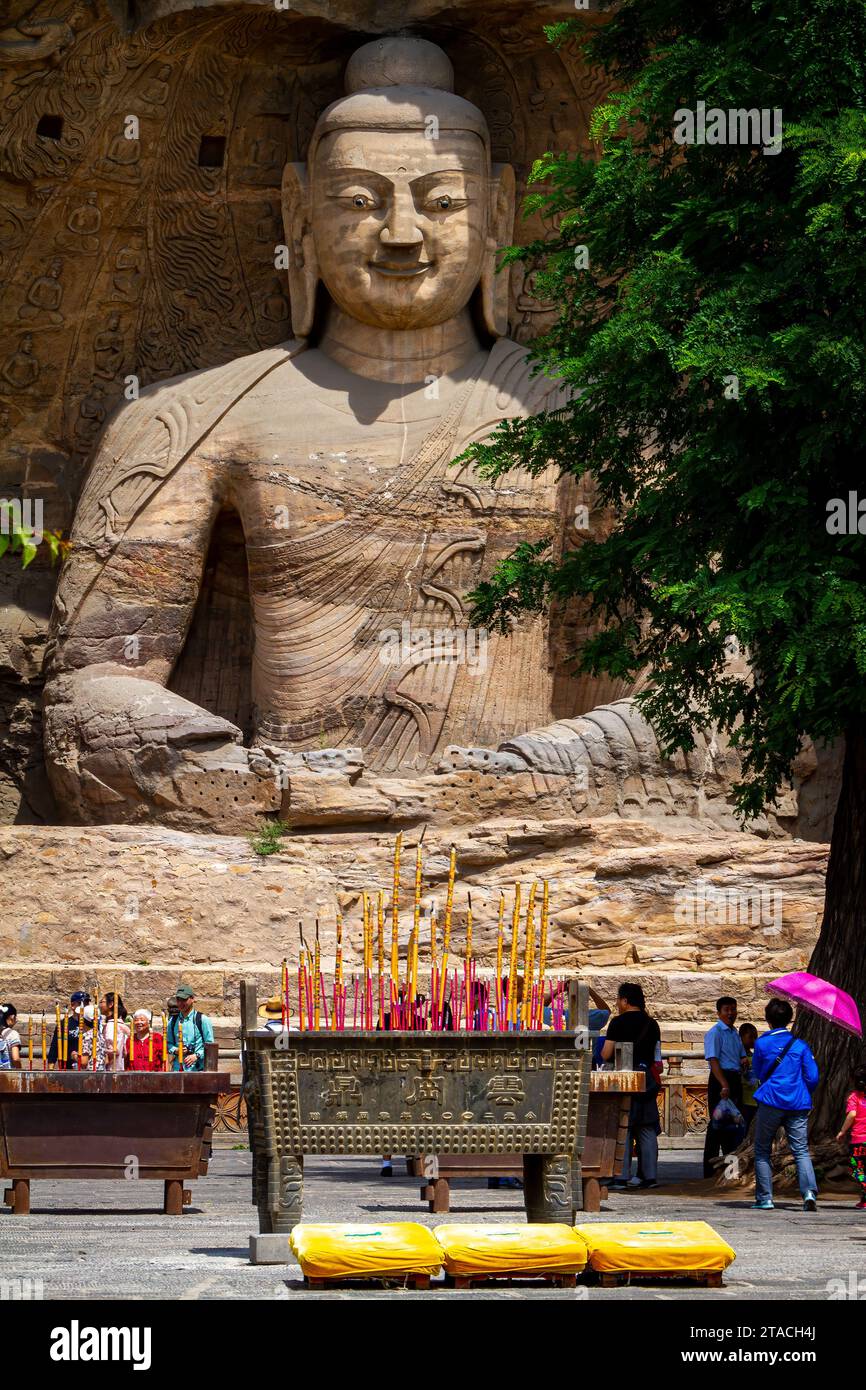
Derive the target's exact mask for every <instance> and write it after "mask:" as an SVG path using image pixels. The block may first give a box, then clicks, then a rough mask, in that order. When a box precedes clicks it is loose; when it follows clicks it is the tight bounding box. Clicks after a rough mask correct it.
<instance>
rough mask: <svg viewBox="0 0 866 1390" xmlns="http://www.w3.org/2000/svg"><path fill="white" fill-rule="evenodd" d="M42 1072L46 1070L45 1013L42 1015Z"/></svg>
mask: <svg viewBox="0 0 866 1390" xmlns="http://www.w3.org/2000/svg"><path fill="white" fill-rule="evenodd" d="M42 1070H43V1071H47V1070H48V1043H47V1039H46V1037H45V1013H44V1011H43V1014H42Z"/></svg>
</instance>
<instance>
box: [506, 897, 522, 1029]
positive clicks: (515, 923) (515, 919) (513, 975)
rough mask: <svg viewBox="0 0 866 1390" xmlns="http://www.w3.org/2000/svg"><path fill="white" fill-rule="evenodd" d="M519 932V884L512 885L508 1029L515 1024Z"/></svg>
mask: <svg viewBox="0 0 866 1390" xmlns="http://www.w3.org/2000/svg"><path fill="white" fill-rule="evenodd" d="M519 930H520V884H519V883H515V885H514V912H513V913H512V915H511V961H510V963H509V969H508V1010H507V1023H508V1026H509V1027H514V1026H516V1024H517V944H518V942H517V934H518V931H519Z"/></svg>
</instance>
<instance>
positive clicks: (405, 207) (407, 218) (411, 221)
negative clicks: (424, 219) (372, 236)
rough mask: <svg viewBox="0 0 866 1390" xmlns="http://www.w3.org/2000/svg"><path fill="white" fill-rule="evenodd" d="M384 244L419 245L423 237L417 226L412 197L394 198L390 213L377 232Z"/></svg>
mask: <svg viewBox="0 0 866 1390" xmlns="http://www.w3.org/2000/svg"><path fill="white" fill-rule="evenodd" d="M379 240H380V241H382V242H384V243H385V245H386V246H420V245H421V243H422V241H423V240H424V237H423V235H422V233H421V229H420V228H419V226H418V219H417V216H416V213H415V202H414V199H413V198H411V197H409V198H395V199H394V202H393V204H392V205H391V213H390V216H389V217H388V220H387V221H386V223H385V225H384V227H383V228H382V230H381V232H380V233H379Z"/></svg>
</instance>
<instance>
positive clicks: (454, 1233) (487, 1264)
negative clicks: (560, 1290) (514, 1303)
mask: <svg viewBox="0 0 866 1390" xmlns="http://www.w3.org/2000/svg"><path fill="white" fill-rule="evenodd" d="M433 1234H434V1235H435V1237H436V1239H437V1240H438V1242H439V1244H440V1245H441V1247H442V1252H443V1264H444V1265H445V1268H446V1270H447V1271H448V1273H449V1274H504V1273H508V1272H511V1273H515V1274H517V1273H520V1274H534V1273H546V1272H547V1271H549V1270H556V1271H560V1272H562V1273H568V1274H578V1273H579V1272H580V1271H581V1270H582V1269H584V1268H585V1267H586V1259H587V1248H586V1242H585V1241H584V1239H583V1238H582V1236H579V1235H578V1233H577V1231H574V1230H572V1228H571V1227H570V1226H563V1225H561V1224H559V1225H556V1224H553V1223H551V1224H544V1223H539V1224H538V1225H534V1224H533V1225H531V1226H490V1225H471V1224H461V1225H456V1224H455V1225H447V1226H436V1227H435V1228H434V1231H433Z"/></svg>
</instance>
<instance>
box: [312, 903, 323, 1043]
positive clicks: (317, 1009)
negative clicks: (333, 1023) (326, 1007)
mask: <svg viewBox="0 0 866 1390" xmlns="http://www.w3.org/2000/svg"><path fill="white" fill-rule="evenodd" d="M321 966H322V957H321V955H320V953H319V919H318V917H317V918H316V944H315V947H314V952H313V1028H314V1029H315V1031H316V1032H317V1033H318V1031H319V1023H320V1021H321V1015H322V1000H321V986H322V975H321Z"/></svg>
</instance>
